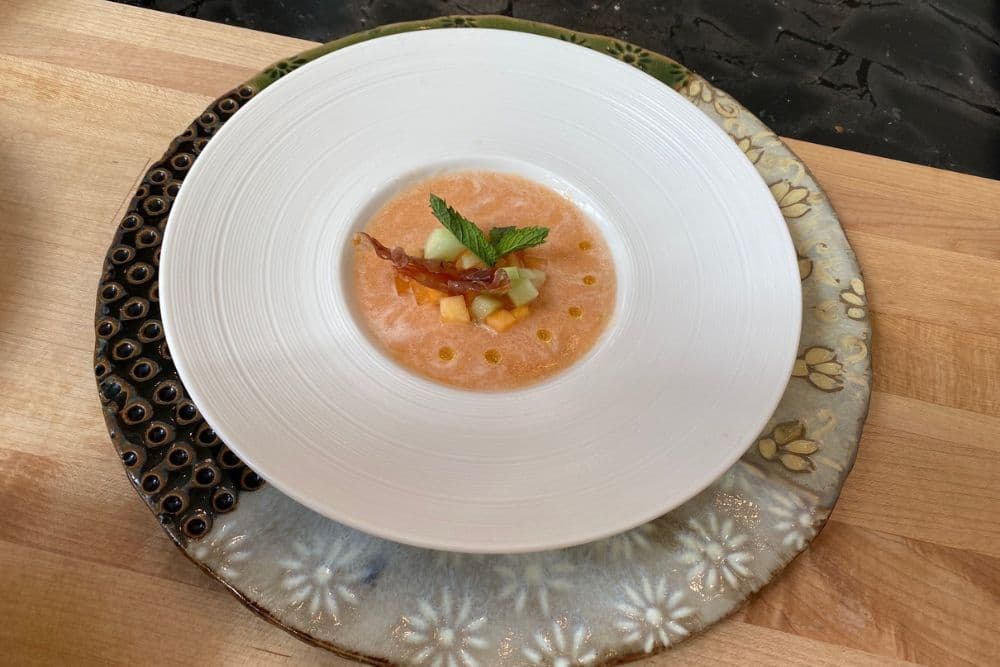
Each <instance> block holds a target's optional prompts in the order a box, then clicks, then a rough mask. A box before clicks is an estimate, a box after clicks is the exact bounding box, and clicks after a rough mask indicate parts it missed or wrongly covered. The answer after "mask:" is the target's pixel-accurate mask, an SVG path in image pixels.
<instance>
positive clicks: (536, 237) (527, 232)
mask: <svg viewBox="0 0 1000 667" xmlns="http://www.w3.org/2000/svg"><path fill="white" fill-rule="evenodd" d="M548 235H549V228H548V227H521V228H520V229H515V230H513V231H510V232H507V233H506V234H503V235H502V236H501V237H500V240H499V241H494V242H493V247H494V249H496V251H497V255H498V256H499V257H503V256H504V255H509V254H510V253H512V252H519V251H521V250H526V249H528V248H534V247H535V246H536V245H541V244H543V243H545V239H546V237H548ZM492 237H493V233H492V232H490V238H492Z"/></svg>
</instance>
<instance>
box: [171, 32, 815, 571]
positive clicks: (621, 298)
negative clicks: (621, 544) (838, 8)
mask: <svg viewBox="0 0 1000 667" xmlns="http://www.w3.org/2000/svg"><path fill="white" fill-rule="evenodd" d="M464 167H476V168H481V167H487V168H492V169H496V170H505V171H513V172H517V173H520V174H522V175H525V176H528V177H529V178H534V179H536V180H539V181H541V182H544V183H547V184H548V185H550V186H552V187H555V188H557V189H559V190H560V191H562V192H564V193H565V194H566V195H567V196H569V197H571V198H572V199H573V200H574V201H576V202H577V203H578V204H579V205H580V206H582V207H583V208H584V209H585V210H587V211H588V212H589V213H590V214H591V216H592V217H593V219H594V221H595V222H596V224H597V225H598V226H599V227H600V228H601V229H602V231H603V232H604V234H605V237H606V238H607V240H608V243H609V245H610V247H611V249H612V253H613V256H614V260H615V263H616V271H617V277H618V294H617V299H618V302H617V306H616V311H615V315H614V320H613V322H612V324H611V326H610V328H609V330H608V331H607V332H606V334H605V336H604V337H603V339H602V340H601V341H600V342H599V343H598V344H597V346H596V347H595V349H594V350H593V351H592V353H591V354H590V355H588V356H587V357H586V358H585V359H583V360H582V361H581V362H579V363H578V364H577V365H575V366H574V367H572V368H571V369H569V370H568V371H567V372H565V373H563V374H561V375H559V376H557V377H555V378H554V379H552V380H550V381H548V382H546V383H544V384H541V385H538V386H535V387H531V388H529V389H525V390H521V391H515V392H505V393H493V394H490V393H476V392H467V391H461V390H456V389H451V388H448V387H444V386H441V385H438V384H435V383H432V382H429V381H426V380H423V379H421V378H419V377H416V376H414V375H412V374H410V373H409V372H407V371H405V370H403V369H402V368H400V367H399V366H397V365H396V364H394V363H393V362H392V361H391V360H389V359H388V357H386V356H385V355H384V354H383V353H382V352H381V351H380V350H379V349H377V348H376V347H375V346H374V345H373V344H372V343H371V342H370V341H369V339H368V338H367V337H366V335H365V334H364V332H363V330H362V328H361V327H360V326H359V323H358V321H357V320H356V318H355V316H354V314H353V313H352V307H351V305H350V301H349V299H348V296H349V289H350V285H349V282H348V281H349V280H350V275H351V257H352V253H353V247H352V246H351V244H350V239H351V237H352V235H353V232H354V231H356V230H358V229H359V228H361V227H362V226H363V224H364V223H365V221H366V218H367V216H368V215H370V214H371V213H372V212H373V211H374V210H375V209H376V208H377V207H378V205H379V204H380V203H381V202H383V201H384V200H385V198H386V197H387V196H388V195H389V194H391V193H392V192H393V191H394V189H395V188H398V187H399V186H400V185H401V184H404V183H408V182H410V181H411V180H412V179H414V178H417V177H420V176H426V175H430V174H432V173H434V172H436V171H439V170H442V169H455V168H464ZM160 272H161V273H160V298H161V308H162V314H163V321H164V325H165V330H166V336H167V341H168V343H169V346H170V350H171V354H172V356H173V359H174V362H175V363H176V365H177V369H178V371H179V372H180V375H181V379H182V380H183V381H184V384H185V385H186V387H187V389H188V391H189V393H190V394H191V396H192V398H193V399H194V401H195V403H196V404H197V405H198V407H199V408H200V409H201V411H202V413H203V415H204V416H205V418H206V419H207V420H208V422H209V423H210V424H212V425H213V427H214V428H215V430H216V431H217V432H218V434H219V435H220V437H221V438H222V439H223V440H224V441H225V442H226V443H227V444H228V445H229V447H231V448H232V449H233V450H234V451H236V453H237V454H239V455H240V456H241V457H242V458H243V459H244V460H246V461H247V463H248V464H250V465H251V467H253V468H254V469H255V470H256V471H257V472H259V473H260V474H261V475H262V476H263V477H264V478H265V479H267V480H268V481H269V482H271V483H272V484H274V485H275V486H276V487H278V488H279V489H281V490H282V491H284V492H285V493H287V494H288V495H290V496H292V497H293V498H295V499H296V500H298V501H300V502H302V503H303V504H305V505H307V506H309V507H311V508H313V509H315V510H316V511H318V512H321V513H322V514H325V515H326V516H328V517H330V518H332V519H335V520H337V521H341V522H343V523H345V524H349V525H351V526H354V527H356V528H360V529H362V530H365V531H368V532H370V533H374V534H376V535H379V536H382V537H386V538H389V539H393V540H398V541H400V542H406V543H410V544H415V545H420V546H427V547H434V548H441V549H448V550H457V551H469V552H520V551H534V550H541V549H546V548H554V547H560V546H567V545H571V544H577V543H581V542H585V541H588V540H593V539H597V538H600V537H603V536H606V535H609V534H612V533H615V532H618V531H622V530H625V529H627V528H630V527H632V526H635V525H638V524H640V523H642V522H644V521H647V520H649V519H651V518H653V517H656V516H658V515H660V514H662V513H664V512H666V511H668V510H670V509H672V508H674V507H676V506H677V505H679V504H680V503H682V502H684V501H685V500H686V499H688V498H690V497H691V496H693V495H694V494H696V493H697V492H698V491H700V490H701V489H703V488H705V487H706V486H707V485H708V484H709V483H710V482H711V481H712V480H714V479H715V478H716V477H717V476H719V475H721V474H722V473H723V472H724V471H725V470H726V469H727V468H728V467H729V466H730V465H731V464H732V463H733V462H734V461H735V460H736V459H737V458H738V457H739V456H740V455H741V454H742V452H743V451H744V450H745V449H746V448H747V446H748V445H749V444H750V443H751V441H752V440H753V439H754V437H756V436H757V435H758V433H759V431H760V430H761V429H762V428H763V426H764V424H765V423H766V421H767V419H768V418H769V417H770V415H771V413H772V412H773V410H774V408H775V406H776V405H777V403H778V399H779V398H780V397H781V395H782V392H783V390H784V388H785V385H786V382H787V380H788V378H789V375H790V372H791V368H792V364H793V362H794V358H795V352H796V345H797V342H798V336H799V324H800V319H801V302H800V286H799V276H798V271H797V268H796V259H795V252H794V250H793V247H792V244H791V240H790V238H789V235H788V232H787V229H786V227H785V222H784V220H783V219H782V216H781V214H780V212H779V210H778V208H777V206H776V205H775V202H774V200H773V199H772V197H771V194H770V193H769V191H768V189H767V187H766V186H765V184H764V183H763V182H762V181H761V180H760V178H759V176H758V175H757V173H756V172H755V170H754V169H753V167H752V166H751V165H750V163H749V162H748V161H747V160H746V158H745V157H744V156H743V154H742V153H741V152H740V151H739V149H738V148H737V147H736V146H735V145H734V144H733V142H732V140H731V139H730V138H729V137H727V136H726V135H725V133H723V132H722V131H721V130H720V129H719V128H717V127H716V126H715V125H714V124H713V123H712V121H711V120H710V119H708V118H707V117H706V116H704V115H703V114H702V113H701V112H700V111H698V110H697V109H695V108H694V107H693V106H692V105H690V103H688V102H687V101H685V100H684V99H682V98H681V97H680V96H679V95H678V94H676V93H675V92H674V91H673V90H670V89H669V88H667V87H666V86H663V85H662V84H660V83H659V82H657V81H656V80H655V79H653V78H652V77H649V76H647V75H645V74H643V73H642V72H641V71H639V70H637V69H635V68H633V67H630V66H628V65H625V64H623V63H621V62H619V61H617V60H614V59H612V58H608V57H606V56H604V55H601V54H599V53H596V52H593V51H590V50H588V49H586V48H580V47H578V46H575V45H572V44H567V43H562V42H559V41H556V40H553V39H548V38H544V37H536V36H533V35H527V34H522V33H514V32H506V31H494V30H485V29H480V30H433V31H426V32H414V33H406V34H400V35H395V36H388V37H384V38H380V39H376V40H372V41H368V42H364V43H361V44H357V45H355V46H351V47H348V48H345V49H343V50H341V51H337V52H335V53H333V54H330V55H328V56H325V57H322V58H320V59H318V60H316V61H314V62H312V63H310V64H308V65H306V66H304V67H302V68H301V69H300V70H297V71H296V72H294V73H292V74H290V75H289V76H286V77H285V78H283V79H281V80H279V81H278V82H277V83H275V84H274V85H272V86H271V87H269V88H267V89H266V90H264V91H263V92H262V93H261V94H260V95H259V96H257V97H256V98H255V99H254V100H253V101H251V102H250V103H249V104H247V106H246V107H245V108H244V109H242V110H241V111H240V112H239V114H238V115H237V116H236V117H235V118H233V119H232V120H230V121H229V122H228V123H227V124H226V125H225V126H224V127H223V129H222V130H221V131H220V132H219V134H218V135H217V136H216V137H214V138H213V139H212V141H211V142H210V143H209V144H208V146H207V148H206V149H205V151H204V152H203V153H202V155H201V156H200V157H199V158H198V160H197V162H196V163H195V165H194V167H193V168H192V170H191V173H190V174H189V175H188V177H187V178H186V179H185V181H184V185H183V187H182V188H181V192H180V194H179V196H178V197H177V200H176V201H175V202H174V208H173V211H172V213H171V215H170V224H169V225H168V227H167V231H166V234H165V238H164V243H163V248H162V258H161V267H160Z"/></svg>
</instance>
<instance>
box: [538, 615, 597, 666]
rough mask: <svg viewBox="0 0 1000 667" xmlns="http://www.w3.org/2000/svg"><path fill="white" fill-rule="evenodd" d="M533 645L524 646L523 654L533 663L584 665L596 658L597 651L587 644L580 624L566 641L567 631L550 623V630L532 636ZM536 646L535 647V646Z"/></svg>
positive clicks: (584, 631)
mask: <svg viewBox="0 0 1000 667" xmlns="http://www.w3.org/2000/svg"><path fill="white" fill-rule="evenodd" d="M533 639H534V642H535V646H531V645H528V646H525V647H524V648H523V649H522V653H524V656H525V657H526V658H527V659H528V660H529V661H530V662H531V664H533V665H552V667H573V666H574V665H581V666H583V667H586V665H589V664H591V663H593V662H594V660H596V659H597V651H595V650H593V649H592V648H590V647H589V646H587V628H585V627H584V626H582V625H579V626H577V627H576V629H575V630H573V635H572V637H569V639H568V641H567V631H565V630H563V628H562V626H561V625H559V624H558V623H555V622H553V623H552V632H551V634H550V635H549V636H545V635H544V634H542V633H541V632H539V633H537V634H535V636H534V638H533ZM536 647H537V648H536Z"/></svg>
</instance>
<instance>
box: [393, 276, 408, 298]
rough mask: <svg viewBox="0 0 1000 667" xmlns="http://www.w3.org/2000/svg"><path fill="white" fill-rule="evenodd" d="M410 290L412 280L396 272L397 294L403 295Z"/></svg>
mask: <svg viewBox="0 0 1000 667" xmlns="http://www.w3.org/2000/svg"><path fill="white" fill-rule="evenodd" d="M409 291H410V281H409V280H407V279H406V278H404V277H402V276H401V275H399V274H398V273H397V274H396V294H398V295H399V296H403V295H404V294H406V293H407V292H409Z"/></svg>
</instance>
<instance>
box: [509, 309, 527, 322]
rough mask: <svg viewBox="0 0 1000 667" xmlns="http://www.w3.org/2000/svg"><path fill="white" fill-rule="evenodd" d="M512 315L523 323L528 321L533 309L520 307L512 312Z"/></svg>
mask: <svg viewBox="0 0 1000 667" xmlns="http://www.w3.org/2000/svg"><path fill="white" fill-rule="evenodd" d="M510 314H511V315H513V316H514V319H515V320H517V321H518V322H523V321H524V320H526V319H528V315H531V308H529V307H528V306H518V307H517V308H515V309H514V310H512V311H510Z"/></svg>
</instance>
